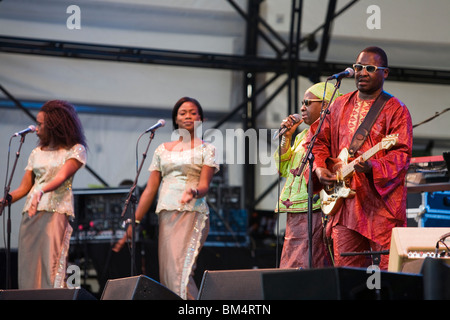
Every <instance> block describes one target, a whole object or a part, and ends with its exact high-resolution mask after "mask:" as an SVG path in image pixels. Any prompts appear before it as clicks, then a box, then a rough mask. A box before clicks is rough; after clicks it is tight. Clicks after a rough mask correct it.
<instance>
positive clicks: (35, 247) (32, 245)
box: [18, 211, 72, 289]
mask: <svg viewBox="0 0 450 320" xmlns="http://www.w3.org/2000/svg"><path fill="white" fill-rule="evenodd" d="M71 234H72V227H71V226H70V223H69V219H68V218H67V216H66V215H64V214H60V213H52V212H46V211H39V212H37V214H36V215H35V216H33V217H31V218H30V217H29V216H28V214H27V213H24V214H23V215H22V222H21V225H20V230H19V248H18V266H19V271H18V281H19V289H48V288H64V287H65V285H66V284H65V276H66V263H67V254H68V250H69V245H70V236H71Z"/></svg>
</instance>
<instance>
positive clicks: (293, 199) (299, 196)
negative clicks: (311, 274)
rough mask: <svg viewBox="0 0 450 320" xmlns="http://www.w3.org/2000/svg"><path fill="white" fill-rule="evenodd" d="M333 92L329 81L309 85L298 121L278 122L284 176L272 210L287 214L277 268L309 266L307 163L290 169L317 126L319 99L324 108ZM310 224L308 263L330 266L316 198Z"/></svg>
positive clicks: (298, 162) (277, 158)
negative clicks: (298, 171)
mask: <svg viewBox="0 0 450 320" xmlns="http://www.w3.org/2000/svg"><path fill="white" fill-rule="evenodd" d="M333 92H334V86H333V85H331V84H327V85H325V82H320V83H317V84H315V85H313V86H311V87H310V88H309V89H308V90H306V92H305V94H304V97H303V101H302V106H301V108H300V112H301V116H302V121H298V119H295V117H294V116H293V115H290V116H288V117H287V118H286V119H284V120H283V121H282V123H281V126H282V127H284V128H287V129H288V130H287V131H286V132H285V133H284V134H283V136H282V139H281V143H280V147H279V148H280V149H279V150H277V151H276V152H275V154H274V158H275V162H276V165H277V168H278V171H279V174H280V175H281V176H282V177H285V178H286V183H285V185H284V187H283V190H282V191H281V195H280V199H279V201H278V204H277V206H276V209H275V211H276V212H280V213H281V212H285V213H287V217H286V232H285V237H284V244H283V250H282V253H281V260H280V268H308V267H309V255H308V252H309V246H308V236H309V235H308V216H307V212H308V188H307V181H306V178H305V177H304V174H305V173H307V172H308V170H309V166H308V165H306V166H305V167H304V171H303V172H302V174H300V175H297V174H295V172H294V171H293V170H296V169H299V168H300V167H301V163H302V160H303V157H304V155H305V153H306V148H307V143H308V141H309V139H310V138H311V137H312V135H313V134H314V132H315V131H316V129H317V126H318V123H319V121H316V120H317V119H318V118H319V117H320V112H321V108H322V99H324V100H325V101H324V107H327V105H328V104H329V103H330V99H331V98H332V95H333ZM339 95H340V93H339V91H336V93H335V96H334V97H333V101H334V98H336V97H337V96H339ZM303 122H304V123H305V124H307V125H309V126H310V127H309V128H306V129H304V130H303V131H302V132H301V133H299V134H298V135H297V136H296V138H295V141H294V144H293V145H292V146H291V140H292V135H293V134H294V132H295V130H296V129H297V127H298V126H299V125H300V124H301V123H303ZM280 153H281V157H280ZM312 226H313V232H312V247H313V250H312V263H311V266H312V267H314V268H318V267H324V266H327V265H330V255H329V254H328V250H327V246H326V244H325V241H324V240H323V229H324V228H323V216H322V212H321V210H320V200H318V201H317V202H315V203H314V204H313V214H312Z"/></svg>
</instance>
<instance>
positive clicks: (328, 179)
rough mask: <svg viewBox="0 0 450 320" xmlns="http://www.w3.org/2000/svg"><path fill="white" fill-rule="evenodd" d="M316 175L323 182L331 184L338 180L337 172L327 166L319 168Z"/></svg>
mask: <svg viewBox="0 0 450 320" xmlns="http://www.w3.org/2000/svg"><path fill="white" fill-rule="evenodd" d="M316 175H317V178H319V181H320V183H321V184H325V185H331V184H333V183H334V182H336V181H337V178H336V174H334V173H332V172H331V171H330V170H328V169H327V168H317V169H316Z"/></svg>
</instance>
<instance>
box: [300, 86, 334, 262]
mask: <svg viewBox="0 0 450 320" xmlns="http://www.w3.org/2000/svg"><path fill="white" fill-rule="evenodd" d="M327 82H328V80H327ZM327 82H325V90H326V87H327V86H326V83H327ZM340 85H341V79H339V78H338V79H337V81H336V84H335V85H334V91H333V95H332V96H331V99H330V103H331V101H333V98H334V95H335V94H336V91H337V89H339V87H340ZM324 96H325V91H324ZM324 103H325V100H324V99H322V112H321V114H322V116H321V117H320V121H319V125H318V126H317V129H316V132H315V133H314V135H313V137H312V138H311V141H310V143H309V144H308V148H307V150H306V153H305V155H304V157H303V159H302V164H301V166H300V168H297V169H295V175H297V176H299V175H301V174H302V173H303V170H304V168H305V165H306V163H307V162H308V163H309V178H308V214H307V220H308V266H309V268H310V269H311V268H312V257H313V254H312V253H313V247H312V207H313V198H314V194H313V190H314V188H313V179H312V174H313V164H314V155H313V154H312V149H313V147H314V143H315V141H316V138H317V135H318V134H319V132H320V130H321V128H322V124H323V122H324V121H325V117H326V115H327V114H329V113H330V110H328V108H329V106H330V103H328V106H327V108H326V109H324V108H323V105H324Z"/></svg>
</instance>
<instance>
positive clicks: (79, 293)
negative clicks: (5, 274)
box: [0, 288, 97, 300]
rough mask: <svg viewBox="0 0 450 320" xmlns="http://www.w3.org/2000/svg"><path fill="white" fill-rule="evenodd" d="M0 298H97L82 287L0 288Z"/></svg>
mask: <svg viewBox="0 0 450 320" xmlns="http://www.w3.org/2000/svg"><path fill="white" fill-rule="evenodd" d="M0 300H97V299H96V298H95V297H94V296H93V295H92V294H90V293H89V292H88V291H86V290H85V289H83V288H79V289H63V288H61V289H60V288H55V289H29V290H21V289H13V290H1V291H0Z"/></svg>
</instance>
